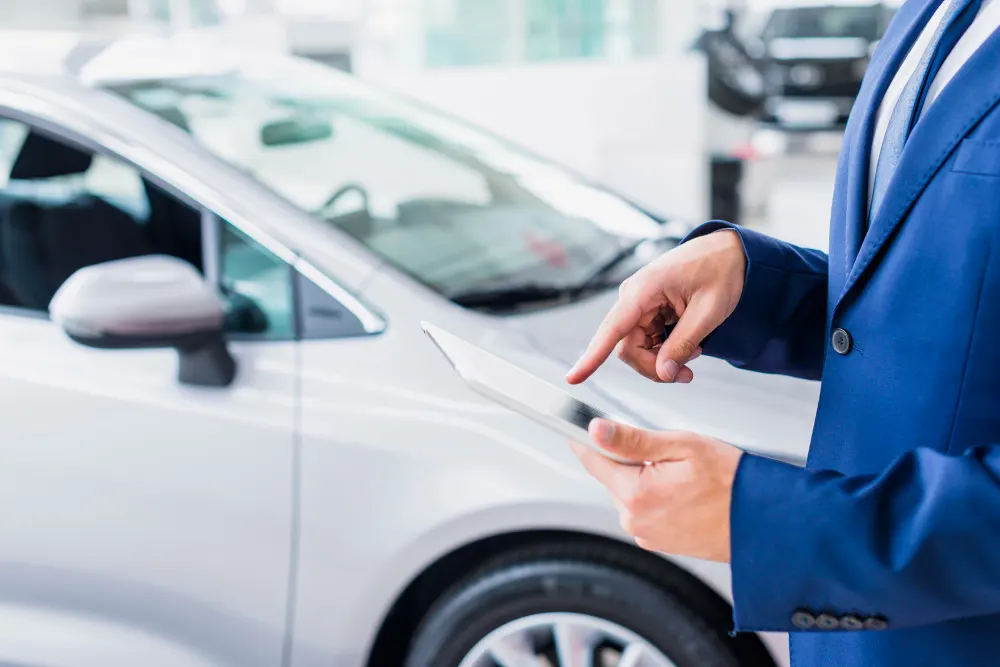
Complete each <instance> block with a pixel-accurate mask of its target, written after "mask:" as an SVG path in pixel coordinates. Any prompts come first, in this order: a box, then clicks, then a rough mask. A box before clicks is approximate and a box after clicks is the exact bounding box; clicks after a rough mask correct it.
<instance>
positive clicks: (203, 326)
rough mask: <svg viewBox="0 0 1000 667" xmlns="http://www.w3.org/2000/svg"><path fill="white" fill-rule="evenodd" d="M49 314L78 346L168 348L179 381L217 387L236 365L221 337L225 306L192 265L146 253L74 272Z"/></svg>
mask: <svg viewBox="0 0 1000 667" xmlns="http://www.w3.org/2000/svg"><path fill="white" fill-rule="evenodd" d="M49 315H50V317H51V318H52V321H53V322H55V323H56V324H57V325H58V326H59V327H60V328H62V330H63V331H65V332H66V334H67V335H68V336H69V337H70V338H71V339H72V340H74V341H76V342H77V343H80V344H81V345H86V346H88V347H94V348H102V349H150V348H167V347H172V348H175V349H176V350H177V352H178V358H179V365H178V379H179V381H180V382H182V383H184V384H191V385H199V386H207V387H224V386H228V385H229V384H230V383H231V382H232V381H233V378H234V377H235V376H236V362H235V360H234V359H233V357H232V356H231V355H230V354H229V350H228V349H227V348H226V343H225V339H224V337H223V331H224V321H225V307H224V304H223V302H222V299H221V298H220V297H219V295H218V294H216V292H215V290H213V289H212V288H211V287H210V286H209V285H208V284H207V283H206V282H205V281H204V279H203V278H202V276H201V274H199V273H198V271H197V269H195V268H194V267H193V266H191V265H190V264H188V263H187V262H184V261H182V260H180V259H177V258H175V257H169V256H166V255H146V256H142V257H132V258H129V259H121V260H115V261H111V262H104V263H102V264H95V265H93V266H88V267H85V268H82V269H80V270H78V271H77V272H76V273H74V274H73V275H71V276H70V277H69V279H68V280H66V282H65V283H63V285H62V286H61V287H60V288H59V290H58V291H57V292H56V294H55V296H53V297H52V301H51V303H50V304H49Z"/></svg>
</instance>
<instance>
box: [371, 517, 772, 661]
mask: <svg viewBox="0 0 1000 667" xmlns="http://www.w3.org/2000/svg"><path fill="white" fill-rule="evenodd" d="M553 544H559V545H569V546H577V547H579V546H587V547H589V548H592V549H594V550H595V551H596V552H598V553H599V554H600V556H599V557H598V558H599V559H603V560H611V561H612V562H613V563H614V564H615V565H616V566H618V567H624V569H626V570H628V571H630V572H631V573H632V574H634V575H637V576H640V577H642V578H643V579H645V580H647V581H650V582H651V583H653V584H654V585H656V586H659V587H661V588H662V589H663V590H665V591H667V592H668V593H670V594H672V595H674V596H676V597H679V598H681V599H683V600H684V601H685V603H687V604H688V605H689V606H690V607H691V608H692V610H693V611H694V612H695V613H697V614H699V615H700V616H701V617H702V618H704V619H705V620H706V621H707V622H708V623H709V624H710V625H712V627H713V628H715V629H716V630H717V631H718V632H719V633H720V635H721V636H723V637H724V639H725V641H726V642H727V643H729V644H730V646H731V647H732V648H733V650H734V652H735V653H736V654H737V656H738V657H739V659H740V662H741V663H743V664H745V665H748V666H752V667H774V665H775V661H774V658H773V657H772V656H771V654H770V652H769V651H768V650H767V648H766V647H765V646H764V644H763V642H761V640H760V638H759V637H758V636H757V635H755V634H748V633H741V634H739V635H737V636H736V637H731V636H729V635H728V631H729V629H730V628H731V625H732V606H731V605H730V604H729V602H727V601H726V600H725V599H723V598H722V596H720V595H719V594H718V592H716V591H715V590H714V589H712V588H711V587H710V586H709V585H708V584H706V583H705V582H704V581H702V580H701V579H699V578H698V577H697V576H695V575H694V574H692V573H691V572H689V571H687V570H685V569H684V568H682V567H680V566H679V565H678V564H676V563H674V562H672V561H669V560H667V559H665V558H661V557H659V556H656V555H654V554H651V553H649V552H646V551H643V550H641V549H639V548H638V547H635V546H633V545H630V544H626V543H624V542H621V541H619V540H615V539H613V538H610V537H604V536H599V535H593V534H588V533H583V532H578V531H570V530H520V531H511V532H506V533H500V534H495V535H490V536H487V537H482V538H479V539H476V540H473V541H471V542H468V543H466V544H464V545H461V546H459V547H457V548H455V549H452V550H451V551H449V552H447V553H445V554H443V555H441V556H440V557H438V558H437V559H436V560H434V561H433V562H431V563H430V564H428V565H427V566H426V567H425V568H424V569H423V570H422V571H420V572H419V573H418V574H417V575H416V576H415V577H413V578H412V579H411V580H410V581H409V583H408V584H407V585H406V586H405V588H404V589H403V590H402V591H401V592H400V593H399V595H397V597H396V599H395V600H394V601H393V603H392V605H391V607H390V608H389V610H388V612H387V613H386V614H385V615H384V616H383V618H382V622H381V624H380V626H379V628H378V630H377V632H376V633H375V636H374V640H373V641H372V643H371V646H370V647H369V651H368V660H367V663H366V665H367V667H398V666H399V665H401V664H402V663H403V659H404V658H405V655H406V649H407V647H408V645H409V642H410V640H411V639H412V637H413V636H414V633H415V632H416V630H417V629H418V626H419V624H420V622H421V620H422V619H423V618H424V617H425V616H426V614H427V612H428V611H430V609H431V607H432V606H433V604H434V603H435V602H436V601H437V600H438V599H439V598H440V597H441V595H443V594H444V593H445V592H446V591H447V590H448V589H449V588H451V587H452V586H453V585H455V584H457V583H458V582H459V581H461V580H463V579H464V578H465V577H466V576H468V575H470V574H472V573H473V572H475V571H476V570H477V569H479V568H480V567H482V566H483V565H485V564H486V563H488V562H489V561H492V560H493V559H496V558H497V557H502V556H503V555H504V554H511V553H514V552H515V551H520V550H523V549H526V548H531V547H535V546H539V547H540V546H543V545H553ZM615 556H618V558H615Z"/></svg>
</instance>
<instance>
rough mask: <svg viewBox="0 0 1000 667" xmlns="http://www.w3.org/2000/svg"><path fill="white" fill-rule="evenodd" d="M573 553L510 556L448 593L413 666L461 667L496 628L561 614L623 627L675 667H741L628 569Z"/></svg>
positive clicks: (716, 635) (427, 623) (712, 632)
mask: <svg viewBox="0 0 1000 667" xmlns="http://www.w3.org/2000/svg"><path fill="white" fill-rule="evenodd" d="M566 551H567V550H565V549H560V550H558V552H561V553H559V555H558V556H557V557H546V556H545V555H539V552H537V551H536V552H534V553H532V552H531V551H527V552H525V553H522V554H515V555H513V556H507V557H503V558H501V559H498V560H497V561H494V562H493V563H491V564H487V565H486V566H485V567H484V568H483V569H481V570H479V571H478V572H476V573H474V574H472V575H471V576H469V577H468V578H467V579H465V580H464V581H462V582H461V583H459V584H458V585H457V586H455V587H454V588H453V589H452V590H451V591H449V592H447V593H445V594H444V595H443V596H442V598H441V599H440V600H439V601H438V602H437V603H436V604H435V605H434V606H433V607H432V608H431V609H430V611H429V612H428V613H427V615H426V617H425V619H424V621H423V622H422V623H421V625H420V627H419V628H418V629H417V631H416V633H415V635H414V641H413V643H412V644H411V646H410V651H409V654H408V657H407V660H406V663H405V665H406V667H458V666H459V665H460V664H461V662H462V661H463V659H465V657H466V656H467V655H469V653H470V651H472V650H473V649H474V648H476V646H477V644H479V642H480V640H482V639H483V638H485V637H487V635H489V634H490V633H491V632H493V631H494V630H496V629H497V628H500V627H502V626H505V625H506V624H508V623H512V622H514V621H517V620H518V619H526V618H528V617H536V615H539V614H551V613H560V612H561V613H563V614H575V615H582V616H583V617H593V618H596V619H601V621H602V622H610V623H611V624H614V625H615V626H617V627H620V628H624V629H625V631H626V632H630V633H632V634H634V635H637V636H638V637H641V638H642V639H643V640H645V641H646V642H647V643H648V644H650V645H652V647H654V648H655V649H657V650H659V651H660V652H661V653H662V654H663V655H664V656H665V657H666V658H668V659H669V660H671V661H672V662H673V663H674V665H676V667H739V661H738V660H737V658H736V656H735V655H734V653H733V652H732V651H731V649H730V647H729V646H727V645H726V643H725V641H724V640H723V638H722V636H721V634H720V632H719V631H718V630H717V629H712V628H710V627H709V626H708V625H707V624H706V623H704V622H703V621H702V620H701V619H699V618H698V617H697V616H696V615H695V614H694V613H693V612H692V611H690V610H689V609H688V608H687V607H686V606H685V605H684V604H682V603H681V602H680V601H679V600H677V599H676V598H674V597H673V596H671V595H670V594H668V593H666V592H665V591H664V590H662V589H661V588H659V587H657V586H656V585H654V584H652V583H650V582H648V581H646V580H644V579H642V578H640V577H639V576H637V575H635V574H632V573H631V572H629V571H628V569H627V568H620V567H616V566H614V565H611V564H605V563H599V562H594V560H593V559H588V558H587V554H586V550H585V549H582V548H581V549H578V550H576V551H577V553H576V554H572V553H570V554H567V553H566ZM571 551H572V550H571ZM543 554H544V552H543ZM575 618H579V617H575ZM550 659H551V658H550ZM487 663H488V661H487ZM484 664H485V663H484ZM595 666H597V667H600V666H601V662H600V661H595ZM554 667H561V666H559V665H558V662H556V663H554Z"/></svg>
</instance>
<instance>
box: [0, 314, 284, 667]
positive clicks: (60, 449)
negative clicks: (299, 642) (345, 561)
mask: <svg viewBox="0 0 1000 667" xmlns="http://www.w3.org/2000/svg"><path fill="white" fill-rule="evenodd" d="M234 354H235V355H236V357H237V358H238V359H239V363H240V377H239V379H238V380H237V382H236V383H235V385H234V386H233V387H231V388H230V390H228V391H226V392H213V391H210V390H205V389H197V388H192V387H186V386H183V385H180V384H179V383H177V381H176V368H175V366H176V354H175V353H173V352H172V351H171V350H154V351H130V352H124V353H121V352H117V351H116V352H101V351H95V350H90V349H87V348H83V347H81V346H79V345H76V344H74V343H72V342H71V341H70V340H69V339H68V338H66V336H65V335H64V334H63V333H62V332H61V331H59V330H58V329H57V328H56V327H55V325H53V324H51V323H50V322H49V321H48V320H47V319H43V318H36V317H30V316H24V315H22V314H20V313H16V312H10V311H5V312H4V313H3V314H0V398H2V404H3V405H4V410H3V424H4V446H3V449H2V453H0V495H2V502H0V522H2V524H3V526H4V530H3V531H2V535H0V553H2V554H3V557H2V559H0V618H4V619H5V623H4V631H3V632H4V633H10V635H12V638H11V639H10V640H9V641H4V642H3V643H2V645H0V662H3V663H6V664H23V665H121V666H122V667H126V666H128V665H135V664H144V665H164V667H165V666H166V665H176V666H180V667H187V666H189V665H190V666H191V667H195V666H196V665H197V666H201V665H207V664H216V665H248V666H249V665H254V666H259V667H265V666H266V667H272V666H273V665H275V664H277V662H276V661H279V660H280V656H281V651H282V646H283V641H284V628H285V613H286V602H287V584H288V576H289V571H290V568H291V562H290V560H289V544H290V541H291V537H292V534H291V511H290V509H291V506H292V499H293V491H294V489H293V484H292V482H293V479H292V467H291V463H292V445H293V438H294V425H295V422H294V418H295V412H294V400H293V399H294V389H295V374H294V349H293V346H292V345H290V344H285V345H277V346H266V347H263V346H257V345H243V346H239V345H234Z"/></svg>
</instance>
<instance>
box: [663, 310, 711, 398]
mask: <svg viewBox="0 0 1000 667" xmlns="http://www.w3.org/2000/svg"><path fill="white" fill-rule="evenodd" d="M714 301H715V300H714V299H711V298H707V297H705V296H700V297H699V296H697V295H696V296H695V297H694V298H692V299H691V301H690V302H689V303H688V305H687V308H685V309H684V312H683V314H681V316H680V318H679V319H678V320H677V324H676V326H674V328H673V330H672V331H671V332H670V335H669V336H667V339H666V340H665V341H663V345H661V346H660V351H659V352H658V353H657V355H656V374H657V375H658V376H659V378H660V379H661V380H663V381H664V382H673V381H674V380H676V379H677V375H678V373H680V370H681V369H682V368H683V367H684V364H686V363H687V362H689V361H691V360H692V359H694V358H695V357H696V356H697V355H698V351H699V350H700V349H701V343H702V341H704V340H705V338H706V337H708V334H710V333H712V332H713V331H714V330H715V328H716V327H717V326H719V324H721V320H722V318H721V317H720V314H719V312H718V308H717V307H716V305H715V303H714Z"/></svg>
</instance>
